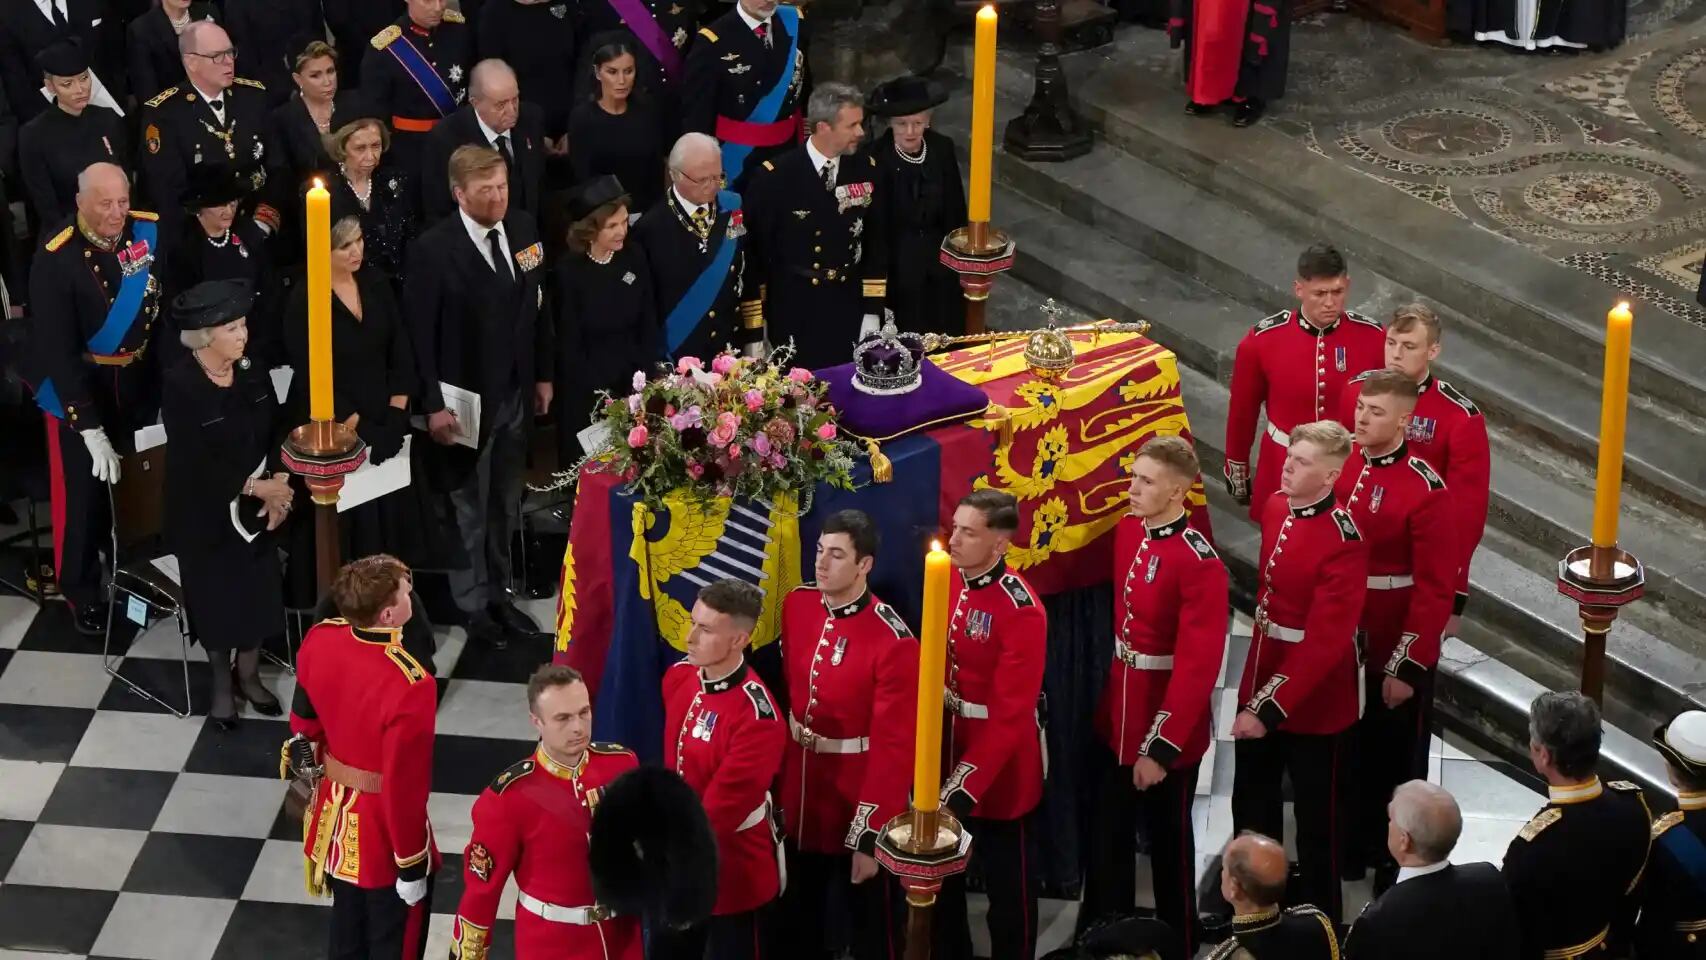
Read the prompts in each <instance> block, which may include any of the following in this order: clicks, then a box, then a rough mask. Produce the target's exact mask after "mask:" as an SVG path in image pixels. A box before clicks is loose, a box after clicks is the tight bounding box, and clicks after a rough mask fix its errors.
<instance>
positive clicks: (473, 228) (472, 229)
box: [456, 207, 519, 277]
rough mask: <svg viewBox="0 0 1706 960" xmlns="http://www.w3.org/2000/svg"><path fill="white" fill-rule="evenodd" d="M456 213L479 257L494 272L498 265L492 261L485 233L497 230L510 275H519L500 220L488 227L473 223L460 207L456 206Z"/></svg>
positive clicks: (507, 235)
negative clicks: (478, 252)
mask: <svg viewBox="0 0 1706 960" xmlns="http://www.w3.org/2000/svg"><path fill="white" fill-rule="evenodd" d="M456 215H457V216H459V217H461V218H462V226H463V227H465V228H466V229H467V230H468V239H470V240H472V241H474V249H476V250H478V251H480V259H482V260H484V261H486V266H488V267H491V268H492V272H494V273H496V272H497V269H498V266H497V264H495V263H493V262H492V245H491V243H490V242H489V241H487V240H486V234H488V233H490V232H491V231H493V230H496V231H497V232H498V246H500V247H502V248H503V252H504V260H505V262H507V263H508V264H509V274H510V276H512V277H514V276H519V273H518V272H517V270H516V267H515V258H514V257H513V256H512V254H511V252H510V249H509V234H508V233H505V232H504V225H503V222H502V221H499V222H498V223H494V224H492V225H491V226H489V227H482V226H480V225H479V224H478V223H475V222H474V218H473V217H470V216H468V212H467V211H465V210H463V209H462V208H461V207H457V208H456Z"/></svg>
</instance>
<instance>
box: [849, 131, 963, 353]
mask: <svg viewBox="0 0 1706 960" xmlns="http://www.w3.org/2000/svg"><path fill="white" fill-rule="evenodd" d="M871 156H873V157H875V158H876V161H877V168H878V169H879V170H880V171H881V174H882V177H883V185H882V186H880V187H878V188H877V196H878V197H887V198H888V200H887V203H888V205H889V216H888V229H889V242H888V250H889V258H890V259H889V288H888V306H889V309H891V310H893V311H894V318H895V325H896V326H898V327H900V329H902V330H911V331H914V332H917V333H954V334H957V333H964V332H965V326H966V310H965V303H964V301H963V300H962V299H961V294H960V281H959V277H958V276H957V275H955V273H954V272H953V271H952V270H949V269H948V268H947V267H944V266H942V263H941V260H940V259H939V258H938V257H939V254H940V251H941V248H942V238H943V237H944V236H946V235H947V234H948V232H949V231H950V230H953V229H954V228H955V227H963V226H965V223H966V194H965V188H964V187H963V186H962V185H961V182H960V162H959V160H958V159H956V158H955V156H954V142H953V141H952V140H950V139H948V138H947V137H945V136H943V135H942V134H939V133H937V132H936V131H934V130H926V131H924V149H923V151H922V153H921V157H922V159H920V158H919V157H903V156H901V154H900V152H899V151H897V150H896V149H895V145H894V131H892V130H886V131H884V132H883V135H882V136H880V137H878V138H877V141H876V142H875V143H874V144H872V145H871ZM914 161H917V162H914Z"/></svg>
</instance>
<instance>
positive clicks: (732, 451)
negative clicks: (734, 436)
mask: <svg viewBox="0 0 1706 960" xmlns="http://www.w3.org/2000/svg"><path fill="white" fill-rule="evenodd" d="M729 459H730V460H739V459H740V444H738V443H731V444H729Z"/></svg>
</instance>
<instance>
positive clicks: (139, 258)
mask: <svg viewBox="0 0 1706 960" xmlns="http://www.w3.org/2000/svg"><path fill="white" fill-rule="evenodd" d="M153 262H154V258H153V257H152V256H151V255H150V254H149V250H148V241H146V240H136V241H133V242H131V243H127V244H125V246H124V248H123V249H122V250H120V251H119V252H118V268H119V270H121V271H123V273H124V275H125V276H127V277H128V276H130V275H131V274H134V273H137V272H139V271H140V270H142V268H144V267H146V266H148V265H149V264H150V263H153Z"/></svg>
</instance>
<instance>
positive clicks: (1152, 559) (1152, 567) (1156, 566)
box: [1143, 553, 1161, 583]
mask: <svg viewBox="0 0 1706 960" xmlns="http://www.w3.org/2000/svg"><path fill="white" fill-rule="evenodd" d="M1160 570H1161V558H1160V557H1158V556H1156V555H1155V554H1153V553H1152V554H1150V555H1149V566H1148V567H1146V568H1145V569H1144V571H1143V582H1144V583H1154V582H1155V574H1157V573H1159V572H1160Z"/></svg>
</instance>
